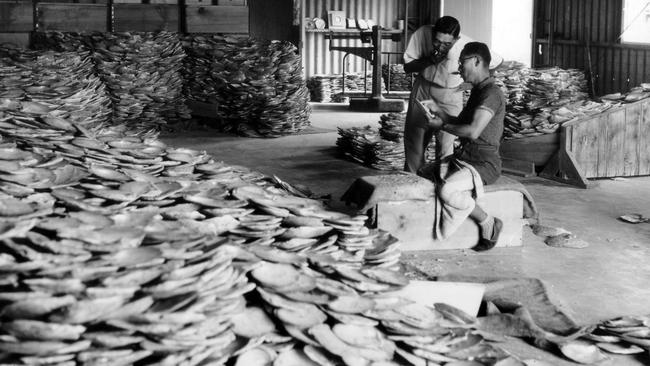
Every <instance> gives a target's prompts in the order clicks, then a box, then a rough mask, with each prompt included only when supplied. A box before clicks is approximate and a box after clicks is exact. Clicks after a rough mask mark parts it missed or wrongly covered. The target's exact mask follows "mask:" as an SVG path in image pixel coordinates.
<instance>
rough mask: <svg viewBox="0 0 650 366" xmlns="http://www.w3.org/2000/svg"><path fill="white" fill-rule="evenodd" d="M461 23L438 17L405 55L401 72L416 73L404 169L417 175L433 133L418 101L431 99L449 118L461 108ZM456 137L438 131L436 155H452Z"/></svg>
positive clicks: (406, 129) (418, 32) (416, 35)
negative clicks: (418, 105) (458, 42)
mask: <svg viewBox="0 0 650 366" xmlns="http://www.w3.org/2000/svg"><path fill="white" fill-rule="evenodd" d="M459 35H460V24H459V23H458V20H457V19H456V18H454V17H451V16H443V17H441V18H439V19H438V20H437V21H436V23H435V24H434V25H425V26H422V27H420V28H419V29H418V30H416V31H415V33H413V35H412V36H411V39H410V40H409V43H408V46H407V47H406V51H405V52H404V70H405V71H406V72H407V73H412V72H416V73H418V76H417V77H416V78H415V83H414V84H413V90H412V91H411V96H410V100H409V106H408V110H407V112H406V125H405V126H404V150H405V153H406V161H405V164H404V170H405V171H407V172H412V173H416V172H417V171H418V169H420V168H421V167H422V166H424V163H425V159H424V156H425V152H426V148H427V146H428V145H429V142H431V138H432V137H433V134H434V132H436V131H435V129H434V128H432V127H431V126H429V122H428V120H427V118H426V116H425V115H424V114H423V113H422V112H421V110H420V109H419V108H418V107H417V105H416V103H417V102H416V101H417V100H428V99H433V100H434V101H435V102H436V103H437V104H438V106H439V107H440V108H441V109H442V110H443V111H444V112H446V113H447V114H448V115H450V116H454V117H455V116H458V114H459V113H460V111H461V110H462V108H463V92H462V90H461V89H460V88H459V87H460V85H461V84H462V83H463V79H462V78H461V77H460V75H458V73H457V71H458V57H459V55H460V51H461V50H462V45H460V44H457V41H458V39H459V38H460V36H459ZM454 139H455V137H454V136H453V135H451V134H449V133H447V132H444V131H440V132H439V134H438V145H437V146H436V153H437V156H438V157H439V158H441V159H442V158H444V157H446V156H449V155H451V154H452V153H453V144H454Z"/></svg>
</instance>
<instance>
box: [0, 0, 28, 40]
mask: <svg viewBox="0 0 650 366" xmlns="http://www.w3.org/2000/svg"><path fill="white" fill-rule="evenodd" d="M33 29H34V11H33V5H32V3H31V2H27V1H20V2H17V1H0V32H8V33H12V32H31V31H32V30H33Z"/></svg>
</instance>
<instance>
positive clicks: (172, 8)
mask: <svg viewBox="0 0 650 366" xmlns="http://www.w3.org/2000/svg"><path fill="white" fill-rule="evenodd" d="M178 16H179V9H178V6H177V5H152V4H116V5H114V6H113V19H114V20H113V22H114V25H113V26H114V30H115V31H116V32H125V31H138V32H155V31H161V30H166V31H172V32H178V31H179V19H178Z"/></svg>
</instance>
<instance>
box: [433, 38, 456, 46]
mask: <svg viewBox="0 0 650 366" xmlns="http://www.w3.org/2000/svg"><path fill="white" fill-rule="evenodd" d="M433 45H434V46H444V47H445V48H449V47H451V46H453V45H454V42H442V41H441V40H439V39H438V38H434V39H433Z"/></svg>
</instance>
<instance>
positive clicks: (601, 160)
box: [594, 113, 609, 177]
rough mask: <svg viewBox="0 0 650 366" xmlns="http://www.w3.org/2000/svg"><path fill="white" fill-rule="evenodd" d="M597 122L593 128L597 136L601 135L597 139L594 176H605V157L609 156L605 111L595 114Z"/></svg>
mask: <svg viewBox="0 0 650 366" xmlns="http://www.w3.org/2000/svg"><path fill="white" fill-rule="evenodd" d="M597 118H598V122H597V124H596V125H595V126H594V129H595V130H596V131H598V132H597V133H598V136H601V137H600V138H599V139H598V148H597V150H598V168H597V171H596V177H606V176H607V159H608V158H609V147H608V146H609V141H608V140H607V129H608V125H607V113H605V114H600V115H598V116H597Z"/></svg>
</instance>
